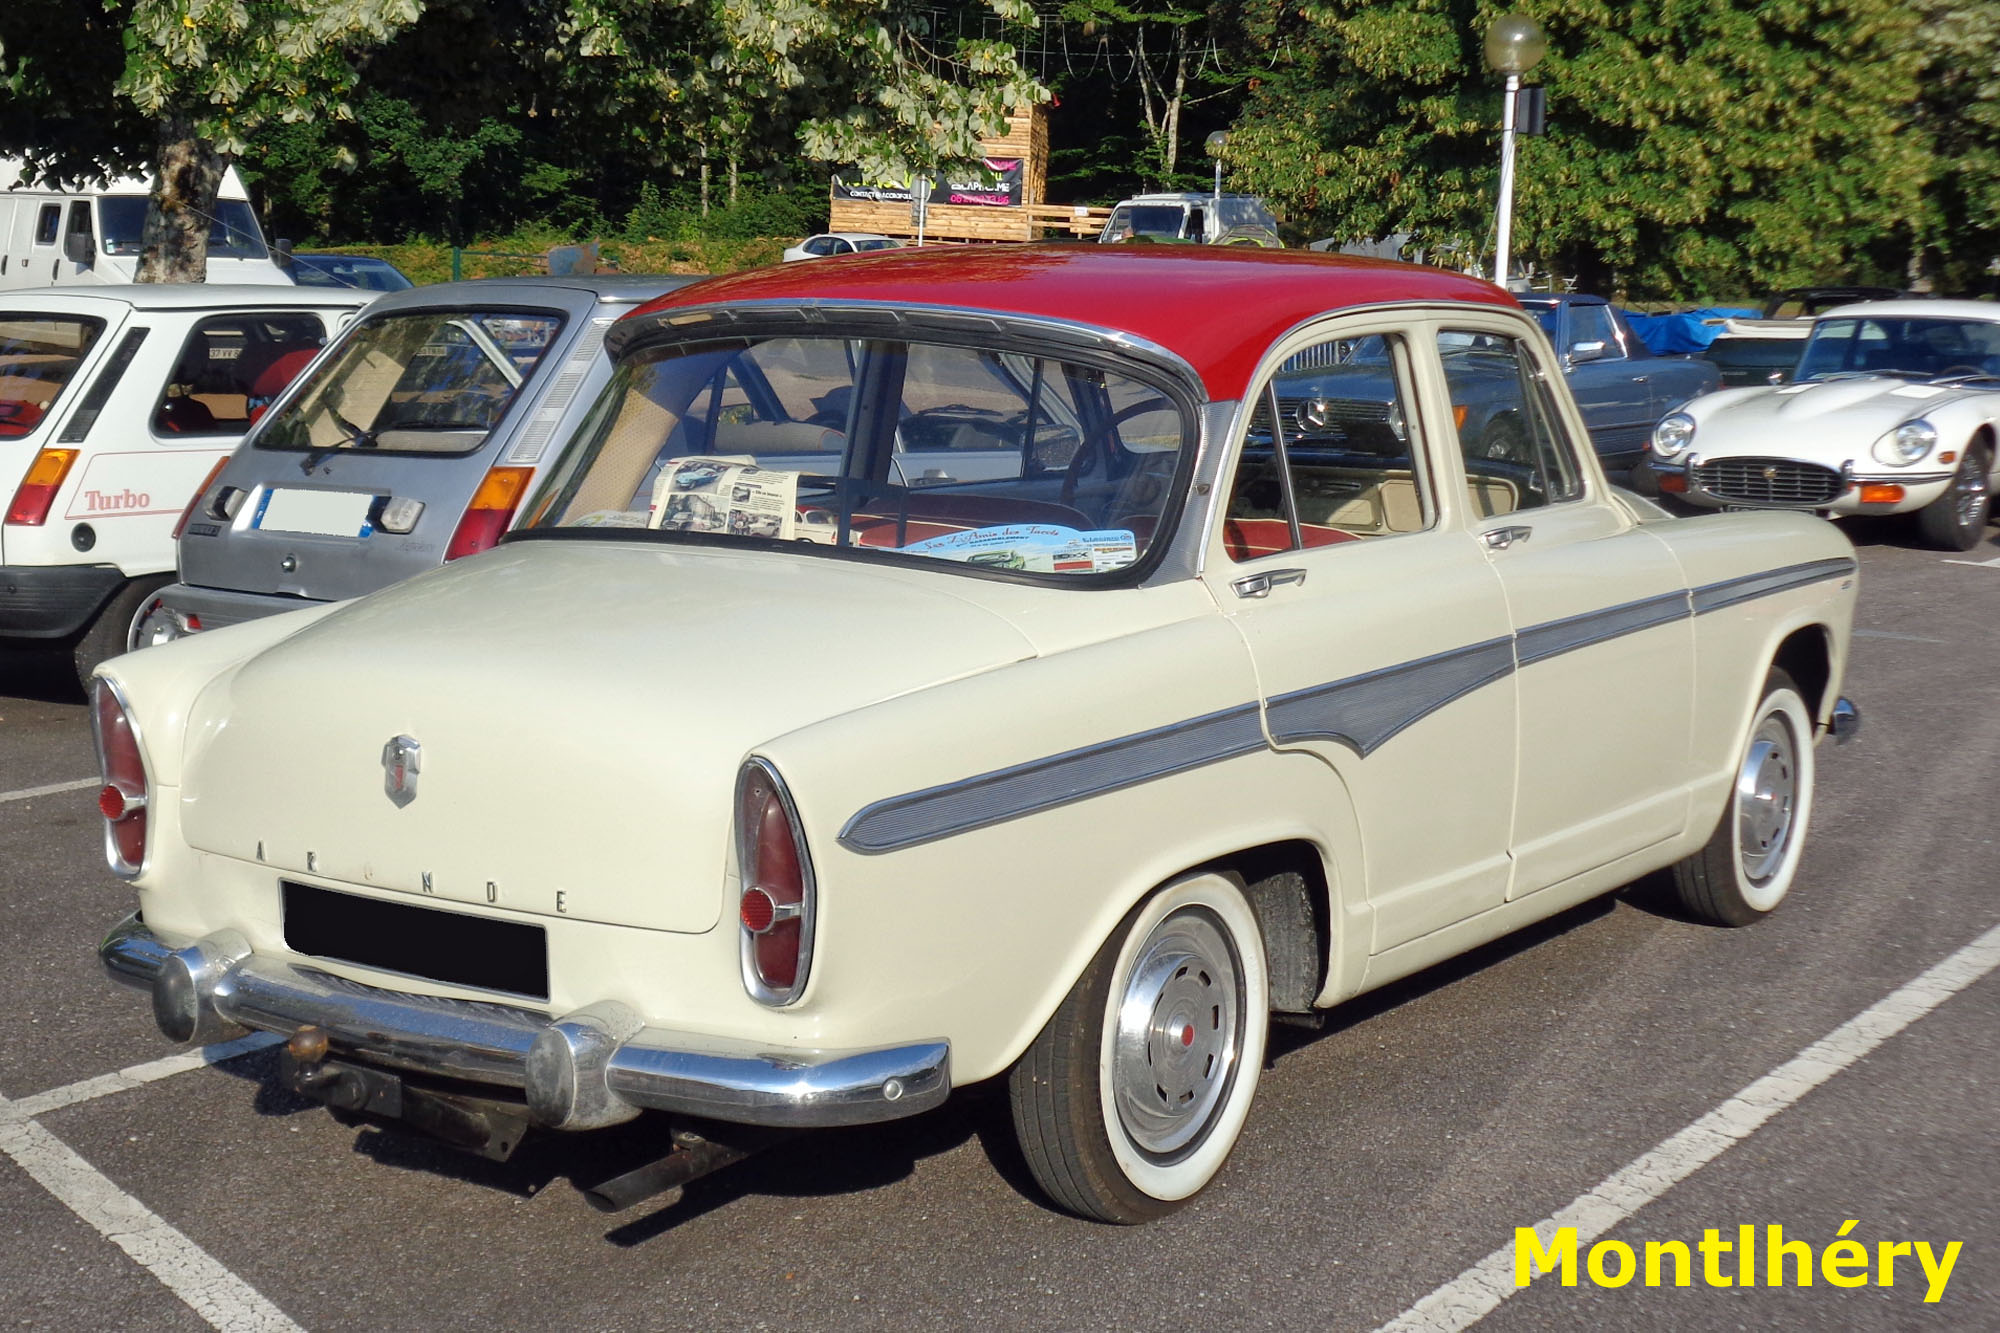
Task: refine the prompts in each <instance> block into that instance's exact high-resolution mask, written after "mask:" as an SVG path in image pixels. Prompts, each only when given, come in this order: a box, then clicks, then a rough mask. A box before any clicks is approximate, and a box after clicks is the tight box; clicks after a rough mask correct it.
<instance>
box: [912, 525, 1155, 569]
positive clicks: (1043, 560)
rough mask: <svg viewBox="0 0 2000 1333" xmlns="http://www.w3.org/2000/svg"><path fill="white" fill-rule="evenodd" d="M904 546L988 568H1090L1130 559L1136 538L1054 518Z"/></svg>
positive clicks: (1134, 553)
mask: <svg viewBox="0 0 2000 1333" xmlns="http://www.w3.org/2000/svg"><path fill="white" fill-rule="evenodd" d="M903 550H905V551H907V552H909V553H911V554H913V555H929V556H937V557H938V558H940V559H944V560H963V561H964V562H965V563H967V564H968V565H984V566H986V567H987V568H988V569H1025V570H1035V571H1040V572H1042V573H1045V574H1046V573H1055V574H1094V573H1099V572H1101V571H1103V570H1107V569H1118V568H1120V567H1122V566H1125V565H1129V564H1131V563H1132V561H1133V560H1134V559H1136V558H1137V554H1138V543H1137V542H1136V541H1135V539H1134V536H1133V533H1132V532H1131V530H1130V529H1127V528H1108V529H1105V530H1103V531H1099V532H1079V531H1077V530H1076V529H1075V528H1066V527H1063V526H1061V525H1060V524H1055V523H1008V524H1005V525H1004V526H1001V527H995V528H974V529H972V530H971V531H968V532H953V533H948V534H946V535H945V536H942V537H932V538H930V539H929V540H928V541H920V542H912V543H911V544H910V545H908V546H905V547H904V548H903Z"/></svg>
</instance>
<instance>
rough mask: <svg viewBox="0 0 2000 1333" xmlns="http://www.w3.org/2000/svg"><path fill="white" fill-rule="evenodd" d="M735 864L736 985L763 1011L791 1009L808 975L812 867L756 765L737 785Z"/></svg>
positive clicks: (780, 789) (762, 766)
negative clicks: (739, 960) (738, 882)
mask: <svg viewBox="0 0 2000 1333" xmlns="http://www.w3.org/2000/svg"><path fill="white" fill-rule="evenodd" d="M736 863H737V865H738V866H739V867H740V868H741V870H742V873H743V896H742V898H741V899H740V900H739V902H738V905H737V915H738V918H739V921H740V924H741V927H742V931H741V934H742V948H743V985H744V986H745V988H746V989H748V990H749V992H750V994H751V995H753V996H755V997H756V998H757V999H759V1000H762V1001H763V1002H764V1003H765V1004H790V1003H791V1002H792V1001H793V1000H796V999H797V998H798V997H799V995H800V993H801V992H803V991H804V990H805V984H806V974H807V972H808V971H810V969H811V967H812V946H813V897H814V895H813V877H812V859H811V858H810V857H809V856H808V855H807V854H806V840H805V834H804V833H803V832H802V831H801V830H800V828H799V817H798V812H797V811H796V810H795V809H794V808H793V807H792V799H791V795H790V793H788V792H787V791H786V790H785V784H784V782H783V781H782V780H781V779H780V778H779V777H778V773H777V770H776V769H774V768H772V767H771V765H770V764H769V763H767V762H766V761H764V760H762V759H752V760H750V761H749V762H748V763H746V764H745V765H743V772H742V773H741V774H739V775H738V777H737V779H736Z"/></svg>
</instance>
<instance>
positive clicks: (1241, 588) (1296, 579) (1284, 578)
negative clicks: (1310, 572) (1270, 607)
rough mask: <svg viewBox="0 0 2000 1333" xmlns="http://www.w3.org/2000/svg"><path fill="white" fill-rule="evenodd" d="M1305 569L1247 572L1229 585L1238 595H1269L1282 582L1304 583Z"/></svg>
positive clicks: (1232, 580)
mask: <svg viewBox="0 0 2000 1333" xmlns="http://www.w3.org/2000/svg"><path fill="white" fill-rule="evenodd" d="M1305 581H1306V572H1305V571H1304V570H1303V569H1266V570H1263V571H1261V572H1259V573H1256V574H1245V575H1244V576H1243V577H1242V578H1240V579H1231V580H1230V581H1229V586H1230V587H1232V588H1234V589H1236V595H1237V596H1238V597H1268V596H1270V595H1271V589H1273V588H1275V587H1277V586H1278V585H1279V584H1281V583H1304V582H1305Z"/></svg>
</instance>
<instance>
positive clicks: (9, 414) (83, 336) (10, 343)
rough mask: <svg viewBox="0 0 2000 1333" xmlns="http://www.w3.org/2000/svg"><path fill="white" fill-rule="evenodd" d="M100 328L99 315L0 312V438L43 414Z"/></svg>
mask: <svg viewBox="0 0 2000 1333" xmlns="http://www.w3.org/2000/svg"><path fill="white" fill-rule="evenodd" d="M103 332H104V321H103V320H101V319H87V318H83V317H81V316H74V315H8V316H6V317H5V318H0V440H13V439H19V438H20V437H21V436H23V435H26V434H28V433H30V432H31V431H33V430H34V429H35V427H37V426H39V425H41V424H42V422H43V421H44V420H46V419H47V417H48V415H49V412H50V411H51V410H52V409H53V408H54V407H55V404H56V400H57V399H58V398H60V397H62V393H63V390H64V389H66V388H68V387H69V383H70V381H71V380H73V379H75V378H76V372H77V370H78V369H79V368H80V367H81V366H82V365H83V360H84V357H85V356H86V355H87V354H88V353H89V351H90V349H91V346H92V345H93V344H94V343H96V341H97V339H98V337H99V336H100V335H101V334H103Z"/></svg>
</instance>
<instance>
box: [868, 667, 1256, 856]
mask: <svg viewBox="0 0 2000 1333" xmlns="http://www.w3.org/2000/svg"><path fill="white" fill-rule="evenodd" d="M1258 712H1259V710H1258V707H1257V705H1256V704H1255V703H1247V704H1238V705H1236V706H1235V707H1234V708H1225V709H1223V710H1222V711H1221V712H1217V713H1209V714H1207V715H1205V716H1203V717H1197V718H1194V719H1192V720H1190V721H1187V722H1176V723H1173V724H1172V725H1170V726H1165V727H1156V728H1154V729H1153V730H1151V731H1141V732H1137V733H1135V734H1133V735H1130V736H1120V737H1118V738H1117V739H1115V740H1108V741H1102V742H1099V743H1098V744H1096V745H1086V746H1083V747H1081V748H1080V749H1075V750H1067V751H1064V752H1063V753H1062V754H1057V755H1051V756H1049V757H1048V758H1046V759H1033V760H1030V761H1028V762H1027V763H1025V764H1015V765H1013V766H1012V767H1009V768H1000V769H995V770H993V771H992V772H990V773H980V774H977V775H975V776H973V777H969V778H961V779H959V780H958V781H956V782H948V783H945V784H943V785H942V786H937V787H928V788H926V789H924V790H923V791H916V792H911V793H909V794H908V795H904V796H891V797H889V798H887V799H886V800H880V801H876V802H874V803H873V804H870V805H866V806H863V807H862V808H861V809H860V810H859V811H857V812H856V813H855V815H854V817H853V818H851V819H849V820H848V821H847V824H846V826H845V827H843V828H842V829H841V830H840V842H841V845H842V846H844V847H847V848H849V849H850V850H852V851H856V852H861V853H864V854H869V853H876V852H891V851H900V850H901V849H902V848H905V847H915V846H918V845H920V844H922V843H926V842H935V841H936V840H937V839H939V838H948V837H951V836H952V835H954V834H958V833H965V832H968V831H970V830H972V829H976V828H984V827H986V826H987V825H989V824H998V823H1002V822H1004V821H1006V820H1009V819H1018V818H1020V817H1021V816H1023V815H1031V814H1039V813H1040V812H1042V811H1044V810H1053V809H1055V808H1056V807H1057V806H1062V805H1068V804H1070V803H1071V802H1074V801H1081V800H1084V799H1086V798H1088V797H1092V796H1098V795H1102V794H1103V793H1105V792H1110V791H1117V790H1119V789H1120V788H1123V787H1133V786H1137V785H1138V784H1139V783H1142V782H1150V781H1152V780H1153V779H1154V778H1163V777H1166V776H1168V775H1169V774H1172V773H1181V772H1185V771H1187V770H1188V769H1191V768H1199V767H1201V766H1202V765H1204V764H1212V763H1216V762H1218V761H1219V760H1223V759H1229V758H1233V757H1235V756H1236V755H1240V754H1248V753H1250V752H1251V751H1253V750H1261V749H1263V748H1264V727H1263V724H1262V722H1261V721H1260V720H1259V718H1258Z"/></svg>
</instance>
